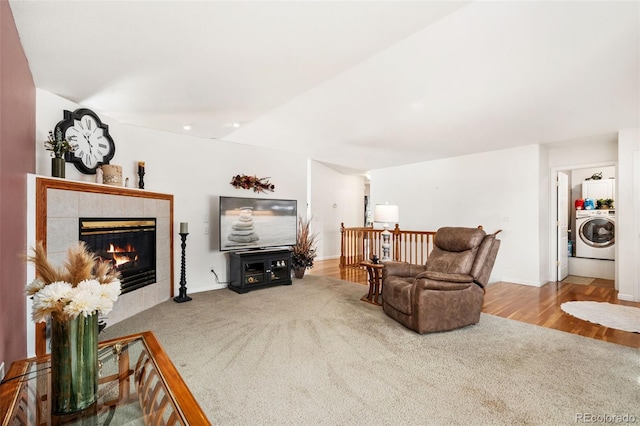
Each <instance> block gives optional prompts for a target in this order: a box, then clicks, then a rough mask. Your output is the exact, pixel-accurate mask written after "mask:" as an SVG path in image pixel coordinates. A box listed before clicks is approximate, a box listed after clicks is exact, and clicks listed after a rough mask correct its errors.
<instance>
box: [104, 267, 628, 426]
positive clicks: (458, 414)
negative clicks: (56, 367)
mask: <svg viewBox="0 0 640 426" xmlns="http://www.w3.org/2000/svg"><path fill="white" fill-rule="evenodd" d="M365 292H366V288H365V287H364V286H361V285H358V284H354V283H349V282H345V281H340V280H337V279H331V278H325V277H318V276H305V278H304V279H302V280H294V284H293V285H292V286H282V287H273V288H269V289H264V290H259V291H254V292H251V293H247V294H244V295H239V294H236V293H233V292H232V291H230V290H226V289H225V290H217V291H210V292H205V293H196V294H191V295H190V296H192V297H193V301H191V302H188V303H181V304H178V303H175V302H173V301H167V302H165V303H162V304H160V305H158V306H156V307H154V308H152V309H149V310H147V311H145V312H142V313H140V314H138V315H136V316H134V317H132V318H129V319H127V320H125V321H123V322H121V323H118V324H115V325H113V326H110V327H108V328H107V329H106V330H105V331H104V332H103V333H102V334H101V339H107V338H112V337H117V336H121V335H125V334H130V333H134V332H139V331H144V330H152V331H153V332H154V333H155V334H156V336H157V337H158V339H159V340H160V342H161V343H162V345H163V346H164V348H165V349H166V351H167V352H168V354H169V356H170V357H171V358H172V360H173V362H174V364H175V365H176V367H177V368H178V370H179V371H180V374H181V375H182V376H183V378H184V380H185V381H186V383H187V385H188V386H189V387H190V389H191V390H192V392H193V394H194V395H195V397H196V398H197V399H198V401H199V403H200V405H201V406H202V408H203V409H204V410H205V412H206V413H207V415H208V417H209V418H210V420H211V421H212V422H213V423H214V424H222V425H229V424H231V425H254V424H261V425H283V424H292V425H293V424H295V425H302V424H304V425H311V424H314V425H315V424H326V425H337V424H340V425H343V424H356V425H357V424H363V425H364V424H367V425H372V424H376V425H398V424H407V425H414V424H441V425H449V424H470V425H481V424H482V425H485V424H504V425H513V424H530V425H537V424H553V425H558V424H567V425H568V424H574V423H576V421H577V420H579V419H585V418H587V417H588V416H604V415H606V416H627V418H629V417H628V416H633V417H634V418H635V419H636V421H637V422H640V389H639V388H640V385H639V383H638V371H639V367H640V351H639V350H638V349H633V348H628V347H624V346H620V345H615V344H611V343H606V342H602V341H598V340H593V339H589V338H585V337H581V336H577V335H572V334H568V333H563V332H560V331H556V330H551V329H547V328H543V327H537V326H533V325H529V324H524V323H519V322H516V321H511V320H507V319H503V318H498V317H493V316H489V315H485V314H483V315H482V318H481V320H480V323H479V324H477V325H474V326H470V327H466V328H464V329H460V330H455V331H450V332H445V333H436V334H428V335H423V336H420V335H418V334H416V333H414V332H412V331H410V330H407V329H406V328H404V327H402V326H401V325H400V324H398V323H396V322H395V321H393V320H391V319H390V318H388V317H387V316H386V315H385V314H384V313H383V312H382V309H381V308H380V307H376V306H373V305H370V304H368V303H364V302H361V301H360V300H359V299H360V297H361V296H362V295H363V294H364V293H365Z"/></svg>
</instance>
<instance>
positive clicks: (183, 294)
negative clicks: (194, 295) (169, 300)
mask: <svg viewBox="0 0 640 426" xmlns="http://www.w3.org/2000/svg"><path fill="white" fill-rule="evenodd" d="M187 235H189V233H188V232H187V233H184V234H183V233H182V232H181V233H180V238H181V239H182V264H181V268H180V292H179V293H178V296H176V297H174V298H173V300H174V301H176V302H178V303H182V302H188V301H189V300H191V298H190V297H189V296H187V278H186V275H185V274H186V269H185V266H186V260H185V250H186V249H187Z"/></svg>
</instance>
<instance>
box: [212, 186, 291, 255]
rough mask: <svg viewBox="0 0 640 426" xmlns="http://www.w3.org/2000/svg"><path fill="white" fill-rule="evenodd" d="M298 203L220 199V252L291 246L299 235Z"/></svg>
mask: <svg viewBox="0 0 640 426" xmlns="http://www.w3.org/2000/svg"><path fill="white" fill-rule="evenodd" d="M297 207H298V202H297V201H296V200H273V199H266V198H241V197H224V196H221V197H220V215H219V217H220V250H223V251H228V250H242V249H263V248H268V247H283V246H292V245H294V244H295V243H296V236H297V231H298V226H297V219H298V208H297Z"/></svg>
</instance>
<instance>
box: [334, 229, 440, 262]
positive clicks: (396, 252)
mask: <svg viewBox="0 0 640 426" xmlns="http://www.w3.org/2000/svg"><path fill="white" fill-rule="evenodd" d="M390 232H391V237H390V244H391V253H390V257H391V258H392V259H393V260H395V261H398V262H407V263H413V264H425V263H426V262H427V258H428V257H429V253H431V250H432V249H433V239H434V236H435V235H436V233H435V232H433V231H406V230H401V229H400V228H399V226H398V224H396V226H395V227H394V229H393V230H391V231H390ZM340 236H341V238H340V266H359V265H360V262H362V261H364V260H369V259H371V258H372V257H373V255H374V254H375V255H376V256H378V258H382V229H374V228H372V227H352V228H346V227H345V226H344V223H342V224H340Z"/></svg>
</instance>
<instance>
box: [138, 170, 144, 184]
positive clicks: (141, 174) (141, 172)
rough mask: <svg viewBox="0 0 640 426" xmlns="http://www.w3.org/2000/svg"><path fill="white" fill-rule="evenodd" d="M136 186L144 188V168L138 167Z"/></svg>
mask: <svg viewBox="0 0 640 426" xmlns="http://www.w3.org/2000/svg"><path fill="white" fill-rule="evenodd" d="M138 188H140V189H144V169H140V168H138Z"/></svg>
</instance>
